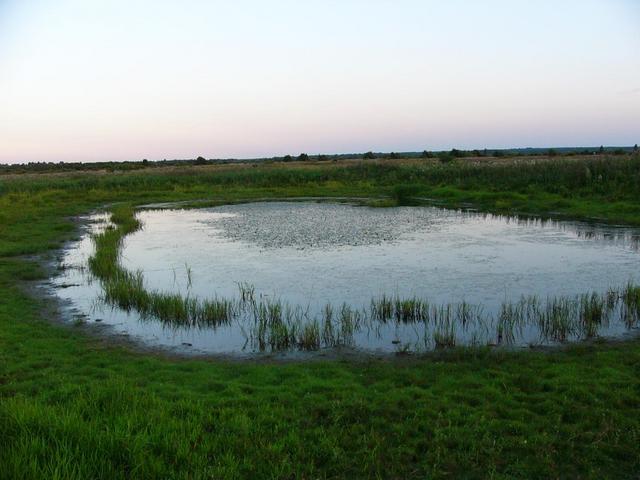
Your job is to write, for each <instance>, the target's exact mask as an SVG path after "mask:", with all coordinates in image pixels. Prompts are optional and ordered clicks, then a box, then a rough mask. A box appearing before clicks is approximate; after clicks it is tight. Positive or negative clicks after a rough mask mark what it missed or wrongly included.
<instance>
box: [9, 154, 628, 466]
mask: <svg viewBox="0 0 640 480" xmlns="http://www.w3.org/2000/svg"><path fill="white" fill-rule="evenodd" d="M324 195H326V196H363V197H372V198H379V200H376V203H379V204H393V203H411V202H412V201H413V199H414V198H415V197H421V198H430V199H433V200H436V201H438V202H440V203H442V204H444V205H448V206H459V205H466V204H470V205H473V206H475V207H477V208H480V209H482V210H485V211H492V212H498V213H514V212H519V213H527V214H541V215H559V216H566V217H569V218H581V219H599V220H600V221H607V222H617V223H626V224H634V225H640V157H638V156H637V155H636V156H620V157H615V158H614V157H605V156H602V157H598V158H591V157H589V158H581V157H571V158H554V159H536V160H535V161H531V160H526V159H522V160H519V159H509V160H508V161H500V160H483V161H472V160H468V159H464V160H456V161H452V162H448V163H442V162H438V161H426V160H407V161H402V160H400V161H369V162H362V161H353V162H335V163H334V162H326V163H325V162H308V163H305V164H295V163H293V164H291V163H290V164H279V163H274V164H268V165H261V166H255V165H250V164H247V165H241V166H233V165H224V166H220V167H217V166H204V167H195V166H193V167H185V168H179V167H171V168H167V169H163V168H155V169H153V170H152V171H151V170H150V171H144V170H141V171H135V172H130V173H120V174H119V173H99V172H91V173H73V174H42V175H11V176H5V177H3V178H0V478H7V479H14V478H83V479H85V478H337V477H349V478H487V477H489V478H492V477H493V478H637V473H638V470H639V469H640V419H638V416H637V412H638V410H639V408H640V341H638V340H630V341H628V342H623V343H613V344H612V343H600V342H596V343H592V344H589V345H578V346H572V347H567V348H566V349H562V350H556V351H552V352H524V353H508V352H505V351H502V352H496V351H493V352H490V351H484V350H480V351H478V350H473V351H469V350H462V349H457V350H452V351H448V352H444V353H439V354H431V355H428V356H426V357H424V358H398V359H396V360H382V359H378V360H360V361H351V362H348V361H340V360H334V361H315V362H310V363H272V362H266V363H265V362H263V363H260V362H237V361H213V360H202V359H198V360H196V359H176V358H167V357H164V356H158V355H150V354H145V353H140V352H136V351H134V350H132V349H131V348H128V347H126V346H118V345H115V344H113V343H109V342H107V341H101V340H99V339H96V338H95V337H93V336H90V335H87V334H85V333H83V330H82V329H79V328H77V327H73V326H62V325H60V324H58V323H56V322H52V321H51V320H52V318H50V317H55V315H53V314H52V313H51V312H48V310H47V309H45V308H44V307H45V304H44V301H43V300H41V299H38V298H35V297H33V296H31V295H29V294H28V293H27V290H26V289H25V285H27V284H28V282H29V281H31V280H36V279H39V278H41V277H42V276H43V275H44V272H43V270H42V269H41V267H40V261H41V260H42V259H43V258H47V257H51V256H53V255H54V253H55V249H56V248H58V247H60V246H61V245H62V243H63V242H64V241H65V240H66V239H69V238H71V237H73V236H74V235H76V226H75V224H74V220H73V218H74V216H75V215H78V214H81V213H86V212H88V211H91V210H94V209H96V208H100V207H104V206H105V205H108V204H112V203H114V202H122V203H124V204H127V205H132V206H134V205H137V204H140V203H148V202H159V201H170V200H171V201H172V200H196V199H198V200H200V199H206V200H210V201H212V202H223V201H235V200H239V199H250V198H264V197H274V198H275V197H291V196H324Z"/></svg>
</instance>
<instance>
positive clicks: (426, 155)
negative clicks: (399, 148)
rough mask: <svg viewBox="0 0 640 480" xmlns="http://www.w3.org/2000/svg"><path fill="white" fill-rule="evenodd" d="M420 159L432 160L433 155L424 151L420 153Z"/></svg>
mask: <svg viewBox="0 0 640 480" xmlns="http://www.w3.org/2000/svg"><path fill="white" fill-rule="evenodd" d="M422 158H433V153H431V152H429V151H427V150H425V151H423V152H422Z"/></svg>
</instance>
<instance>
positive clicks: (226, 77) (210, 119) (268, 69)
mask: <svg viewBox="0 0 640 480" xmlns="http://www.w3.org/2000/svg"><path fill="white" fill-rule="evenodd" d="M639 142H640V1H638V0H540V1H535V2H532V1H524V0H485V1H482V2H477V1H471V0H466V1H462V0H453V1H436V0H420V1H418V0H415V1H414V0H395V1H392V0H341V1H337V0H336V1H331V0H322V1H278V0H276V1H257V0H254V1H251V0H239V1H234V2H230V1H224V2H223V1H198V0H185V1H180V2H178V1H164V0H153V1H152V0H126V1H124V0H28V1H26V0H0V162H3V163H6V162H27V161H104V160H140V159H142V158H148V159H153V160H158V159H160V160H161V159H164V158H167V159H173V158H194V157H196V156H198V155H202V156H205V157H207V158H224V157H239V158H242V157H244V158H247V157H263V156H274V155H282V154H287V153H289V154H292V155H295V154H298V153H300V152H307V153H309V154H312V153H343V152H363V151H368V150H373V151H421V150H423V149H429V150H437V149H451V148H453V147H456V148H485V147H487V148H502V147H527V146H540V147H542V146H578V145H601V144H604V145H633V144H635V143H639Z"/></svg>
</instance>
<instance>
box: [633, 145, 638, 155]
mask: <svg viewBox="0 0 640 480" xmlns="http://www.w3.org/2000/svg"><path fill="white" fill-rule="evenodd" d="M633 153H638V144H637V143H636V144H635V145H634V146H633Z"/></svg>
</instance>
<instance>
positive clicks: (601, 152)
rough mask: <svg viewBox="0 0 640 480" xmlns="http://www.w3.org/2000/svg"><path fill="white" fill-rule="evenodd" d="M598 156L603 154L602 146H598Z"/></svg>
mask: <svg viewBox="0 0 640 480" xmlns="http://www.w3.org/2000/svg"><path fill="white" fill-rule="evenodd" d="M598 153H599V154H601V155H602V154H603V153H604V145H600V149H599V150H598Z"/></svg>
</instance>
